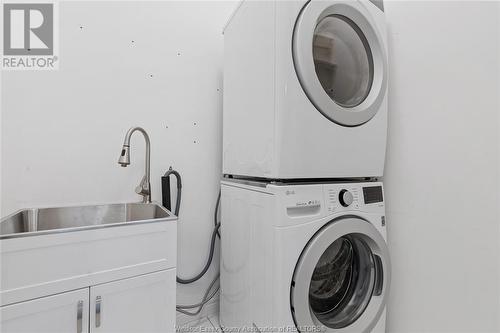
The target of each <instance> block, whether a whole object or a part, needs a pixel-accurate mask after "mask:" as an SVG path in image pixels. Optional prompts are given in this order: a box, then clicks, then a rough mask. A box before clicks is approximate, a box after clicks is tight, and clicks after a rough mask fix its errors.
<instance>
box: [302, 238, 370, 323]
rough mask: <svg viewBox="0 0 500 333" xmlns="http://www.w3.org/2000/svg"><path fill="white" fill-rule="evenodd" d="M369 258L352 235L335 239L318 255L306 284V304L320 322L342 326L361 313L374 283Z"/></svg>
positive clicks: (365, 247) (362, 242) (368, 253)
mask: <svg viewBox="0 0 500 333" xmlns="http://www.w3.org/2000/svg"><path fill="white" fill-rule="evenodd" d="M373 258H374V256H373V255H372V252H371V250H370V247H369V246H368V245H367V244H366V243H365V241H364V240H363V239H362V238H361V237H359V236H357V235H356V234H349V235H346V236H344V237H342V238H339V239H337V240H336V241H335V242H333V243H332V244H331V245H330V246H329V247H328V248H327V249H326V251H325V252H324V253H323V254H322V256H321V257H320V259H319V260H318V263H317V264H316V267H315V269H314V272H313V274H312V278H311V282H310V285H309V305H310V308H311V312H312V313H313V314H314V315H315V316H316V318H317V319H318V320H319V321H320V322H321V323H322V324H323V325H325V326H327V327H330V328H334V329H339V328H343V327H346V326H349V325H350V324H352V323H353V322H355V321H356V320H357V319H358V318H359V317H360V316H361V315H362V314H363V312H364V310H365V309H366V307H367V306H368V303H369V301H370V299H371V297H372V293H373V291H374V286H375V279H376V277H375V264H374V259H373Z"/></svg>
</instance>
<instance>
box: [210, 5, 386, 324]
mask: <svg viewBox="0 0 500 333" xmlns="http://www.w3.org/2000/svg"><path fill="white" fill-rule="evenodd" d="M224 41H225V59H224V114H223V173H224V179H223V181H222V184H221V188H222V190H221V191H222V199H221V205H222V206H221V220H222V225H221V233H222V237H221V296H220V322H221V326H222V327H223V328H224V329H226V330H229V331H231V330H242V329H243V330H255V331H261V332H283V331H299V332H309V331H323V332H384V331H385V312H386V309H385V305H386V300H387V295H388V290H389V285H390V261H389V254H388V250H387V238H386V221H385V207H384V193H383V185H382V182H381V181H380V177H382V175H383V170H384V160H385V149H386V136H387V135H386V133H387V40H386V25H385V17H384V11H383V3H382V1H376V0H372V1H368V0H366V1H354V0H353V1H342V0H340V1H336V0H325V1H320V0H310V1H279V0H277V1H252V0H247V1H243V2H241V3H240V5H239V6H238V8H237V9H236V11H235V13H234V14H233V16H232V17H231V19H230V21H229V23H228V25H227V26H226V28H225V30H224Z"/></svg>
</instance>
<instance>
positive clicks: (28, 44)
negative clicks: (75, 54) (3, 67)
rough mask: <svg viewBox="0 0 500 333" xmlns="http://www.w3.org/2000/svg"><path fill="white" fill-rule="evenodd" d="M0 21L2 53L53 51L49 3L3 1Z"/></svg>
mask: <svg viewBox="0 0 500 333" xmlns="http://www.w3.org/2000/svg"><path fill="white" fill-rule="evenodd" d="M3 22H4V36H3V50H4V55H36V56H39V55H53V54H54V6H53V4H47V3H43V4H42V3H19V4H4V8H3Z"/></svg>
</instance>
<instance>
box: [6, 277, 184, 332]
mask: <svg viewBox="0 0 500 333" xmlns="http://www.w3.org/2000/svg"><path fill="white" fill-rule="evenodd" d="M89 312H90V315H89ZM0 332H2V333H14V332H15V333H20V332H23V333H34V332H37V333H38V332H44V333H45V332H46V333H59V332H60V333H70V332H76V333H126V332H148V333H153V332H168V333H170V332H175V269H169V270H162V271H159V272H155V273H150V274H144V275H140V276H136V277H132V278H127V279H123V280H117V281H113V282H108V283H103V284H99V285H95V286H91V287H89V288H83V289H79V290H76V291H70V292H66V293H62V294H58V295H54V296H47V297H42V298H38V299H35V300H30V301H25V302H20V303H16V304H12V305H7V306H3V307H0Z"/></svg>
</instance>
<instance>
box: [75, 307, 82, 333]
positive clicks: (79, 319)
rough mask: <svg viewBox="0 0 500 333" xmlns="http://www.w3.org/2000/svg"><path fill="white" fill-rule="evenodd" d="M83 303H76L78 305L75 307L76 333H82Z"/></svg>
mask: <svg viewBox="0 0 500 333" xmlns="http://www.w3.org/2000/svg"><path fill="white" fill-rule="evenodd" d="M82 317H83V301H78V305H77V307H76V333H82V330H83V322H82Z"/></svg>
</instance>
